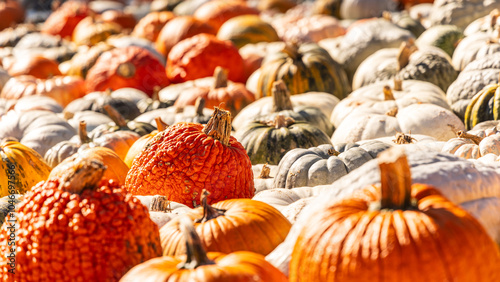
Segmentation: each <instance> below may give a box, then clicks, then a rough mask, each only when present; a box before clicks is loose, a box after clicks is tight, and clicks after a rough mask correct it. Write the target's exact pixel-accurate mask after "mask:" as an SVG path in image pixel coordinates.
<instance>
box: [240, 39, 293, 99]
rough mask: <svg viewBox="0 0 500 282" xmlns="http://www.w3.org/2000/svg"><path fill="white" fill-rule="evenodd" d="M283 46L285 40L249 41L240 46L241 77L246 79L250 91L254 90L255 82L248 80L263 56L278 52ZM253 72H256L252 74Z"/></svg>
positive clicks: (259, 65) (258, 66) (260, 63)
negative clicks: (242, 72)
mask: <svg viewBox="0 0 500 282" xmlns="http://www.w3.org/2000/svg"><path fill="white" fill-rule="evenodd" d="M284 47H285V42H282V41H275V42H259V43H255V44H253V43H249V44H247V45H245V46H243V47H241V48H240V49H239V50H238V52H239V53H240V55H241V58H242V59H243V70H244V74H243V77H244V79H245V81H247V88H248V89H252V90H251V91H252V92H256V91H255V90H256V87H255V83H254V81H253V80H250V77H252V76H253V77H255V76H256V75H257V74H258V72H256V70H258V69H259V68H260V67H261V65H262V61H263V60H264V57H265V56H266V55H267V54H269V53H272V52H279V51H281V50H282V49H283V48H284ZM254 72H255V73H256V74H254ZM254 80H255V78H254Z"/></svg>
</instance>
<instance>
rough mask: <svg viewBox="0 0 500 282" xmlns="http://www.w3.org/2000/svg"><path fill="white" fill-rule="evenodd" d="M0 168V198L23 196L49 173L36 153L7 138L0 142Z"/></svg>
mask: <svg viewBox="0 0 500 282" xmlns="http://www.w3.org/2000/svg"><path fill="white" fill-rule="evenodd" d="M0 166H1V167H2V169H1V170H0V179H1V180H0V181H1V182H0V187H1V189H0V197H5V196H8V195H12V194H24V193H26V191H28V190H29V189H31V187H32V186H33V185H35V184H36V183H38V182H40V181H42V180H46V179H47V177H48V176H49V173H50V167H49V166H48V165H47V164H46V163H45V162H44V161H43V159H42V157H41V156H40V155H39V154H38V153H37V152H35V151H34V150H33V149H31V148H29V147H26V146H25V145H23V144H21V143H19V142H17V141H15V140H12V139H8V138H7V139H3V140H2V141H0Z"/></svg>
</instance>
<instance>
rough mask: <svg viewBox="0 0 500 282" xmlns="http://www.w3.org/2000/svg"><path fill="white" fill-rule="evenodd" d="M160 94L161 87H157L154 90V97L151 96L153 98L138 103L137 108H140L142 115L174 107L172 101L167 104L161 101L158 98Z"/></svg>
mask: <svg viewBox="0 0 500 282" xmlns="http://www.w3.org/2000/svg"><path fill="white" fill-rule="evenodd" d="M159 92H160V87H156V88H155V89H154V92H153V95H151V98H150V97H147V98H144V99H141V100H139V101H138V102H137V108H139V111H140V112H141V114H143V113H145V112H150V111H153V110H157V109H164V108H168V107H170V106H172V105H173V102H170V101H167V102H163V101H160V98H159V96H158V93H159Z"/></svg>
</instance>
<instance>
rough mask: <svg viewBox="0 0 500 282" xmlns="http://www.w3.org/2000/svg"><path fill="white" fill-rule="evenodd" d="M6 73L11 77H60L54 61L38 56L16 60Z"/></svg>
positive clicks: (57, 66)
mask: <svg viewBox="0 0 500 282" xmlns="http://www.w3.org/2000/svg"><path fill="white" fill-rule="evenodd" d="M7 71H8V72H9V74H10V75H11V76H20V75H32V76H34V77H36V78H42V79H47V78H51V77H53V76H56V75H62V74H61V72H60V71H59V64H58V63H57V62H56V61H54V60H51V59H47V58H45V57H42V56H39V55H34V56H26V57H19V58H16V59H15V60H14V62H13V63H12V64H11V65H10V67H9V68H8V69H7Z"/></svg>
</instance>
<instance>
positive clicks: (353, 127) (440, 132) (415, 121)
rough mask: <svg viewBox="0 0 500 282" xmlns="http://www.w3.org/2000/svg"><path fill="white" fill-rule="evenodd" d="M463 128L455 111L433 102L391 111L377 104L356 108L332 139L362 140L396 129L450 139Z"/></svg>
mask: <svg viewBox="0 0 500 282" xmlns="http://www.w3.org/2000/svg"><path fill="white" fill-rule="evenodd" d="M422 113H425V114H422ZM459 130H465V126H464V124H463V122H462V121H461V120H460V119H459V118H458V117H457V116H456V115H455V114H454V113H453V112H452V111H450V110H447V109H445V108H442V107H440V106H437V105H433V104H411V105H409V106H407V107H404V108H403V109H399V110H398V109H397V108H395V109H393V110H391V111H389V112H384V111H383V110H382V109H374V108H372V109H371V110H369V109H367V110H365V111H354V112H353V113H351V114H350V115H347V116H346V118H345V119H344V121H342V122H341V123H340V125H338V126H337V127H336V129H335V132H334V133H333V136H332V143H333V144H336V143H349V142H358V141H361V140H369V139H375V138H380V137H385V136H392V135H394V133H395V132H403V133H408V132H411V133H412V134H422V135H427V136H431V137H433V138H435V139H436V140H438V141H447V140H448V139H451V138H453V137H455V132H457V131H459Z"/></svg>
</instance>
